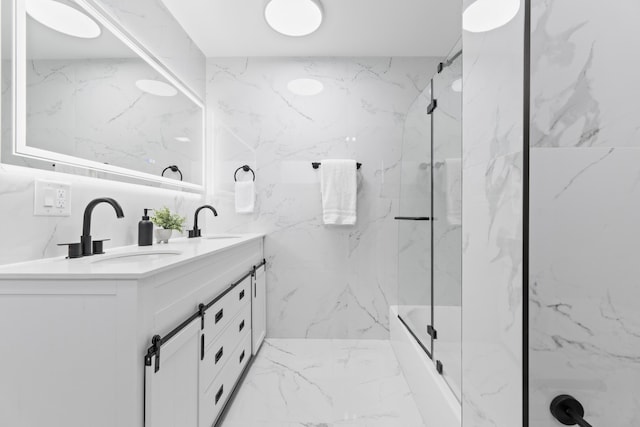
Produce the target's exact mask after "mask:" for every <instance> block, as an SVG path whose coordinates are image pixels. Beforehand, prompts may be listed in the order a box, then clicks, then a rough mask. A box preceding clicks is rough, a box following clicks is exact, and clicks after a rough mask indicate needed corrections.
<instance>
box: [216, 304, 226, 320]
mask: <svg viewBox="0 0 640 427" xmlns="http://www.w3.org/2000/svg"><path fill="white" fill-rule="evenodd" d="M222 316H224V308H221V309H220V311H219V312H217V313H216V323H218V322H219V321H221V320H222Z"/></svg>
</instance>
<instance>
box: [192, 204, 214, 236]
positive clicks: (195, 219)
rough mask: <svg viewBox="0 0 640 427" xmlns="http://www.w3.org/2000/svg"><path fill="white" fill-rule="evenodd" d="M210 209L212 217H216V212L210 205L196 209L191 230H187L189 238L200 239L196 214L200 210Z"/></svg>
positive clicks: (200, 233)
mask: <svg viewBox="0 0 640 427" xmlns="http://www.w3.org/2000/svg"><path fill="white" fill-rule="evenodd" d="M205 208H206V209H211V212H213V215H215V216H218V212H216V208H214V207H213V206H211V205H204V206H200V207H199V208H198V209H196V213H195V215H194V217H193V230H189V238H193V237H201V236H202V232H201V231H200V229H199V228H198V214H199V213H200V211H201V210H202V209H205Z"/></svg>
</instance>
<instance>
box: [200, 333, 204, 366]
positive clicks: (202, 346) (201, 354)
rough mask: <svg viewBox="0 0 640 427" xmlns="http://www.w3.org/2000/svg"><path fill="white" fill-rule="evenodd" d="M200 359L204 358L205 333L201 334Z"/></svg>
mask: <svg viewBox="0 0 640 427" xmlns="http://www.w3.org/2000/svg"><path fill="white" fill-rule="evenodd" d="M200 360H204V334H202V335H200Z"/></svg>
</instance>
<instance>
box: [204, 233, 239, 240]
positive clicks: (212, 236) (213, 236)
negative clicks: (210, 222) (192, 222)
mask: <svg viewBox="0 0 640 427" xmlns="http://www.w3.org/2000/svg"><path fill="white" fill-rule="evenodd" d="M241 237H242V236H240V235H238V234H210V235H208V236H202V238H203V239H239V238H241Z"/></svg>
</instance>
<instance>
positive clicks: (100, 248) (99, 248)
mask: <svg viewBox="0 0 640 427" xmlns="http://www.w3.org/2000/svg"><path fill="white" fill-rule="evenodd" d="M109 240H111V239H102V240H94V241H93V242H91V243H92V245H91V246H92V249H93V254H94V255H102V254H103V253H104V242H108V241H109Z"/></svg>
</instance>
